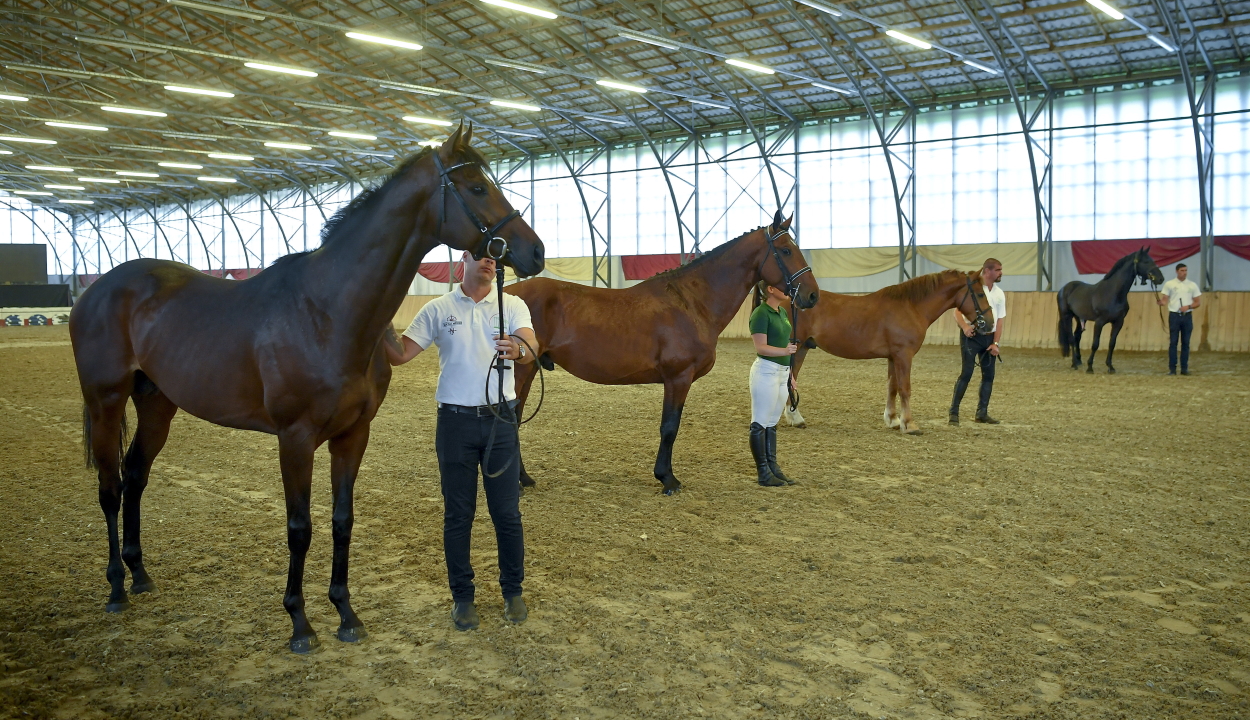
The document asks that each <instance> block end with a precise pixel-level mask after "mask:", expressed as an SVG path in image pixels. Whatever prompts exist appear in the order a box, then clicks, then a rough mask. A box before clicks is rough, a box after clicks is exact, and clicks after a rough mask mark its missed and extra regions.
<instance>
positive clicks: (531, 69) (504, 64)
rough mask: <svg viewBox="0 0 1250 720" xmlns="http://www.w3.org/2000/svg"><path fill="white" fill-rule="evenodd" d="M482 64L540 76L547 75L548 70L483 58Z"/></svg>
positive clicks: (525, 64)
mask: <svg viewBox="0 0 1250 720" xmlns="http://www.w3.org/2000/svg"><path fill="white" fill-rule="evenodd" d="M482 62H484V63H486V64H487V65H498V66H500V67H507V68H512V69H513V70H524V71H526V72H532V73H538V74H539V75H546V74H547V70H546V68H540V67H538V66H537V65H530V64H529V63H519V62H509V61H507V60H495V59H493V58H483V59H482Z"/></svg>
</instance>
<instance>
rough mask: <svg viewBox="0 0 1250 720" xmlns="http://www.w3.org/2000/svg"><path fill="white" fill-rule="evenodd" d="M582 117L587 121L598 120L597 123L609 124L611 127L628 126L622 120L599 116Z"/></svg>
mask: <svg viewBox="0 0 1250 720" xmlns="http://www.w3.org/2000/svg"><path fill="white" fill-rule="evenodd" d="M582 117H584V118H586V119H587V120H598V121H599V122H605V123H611V124H613V125H628V124H629V123H627V122H625V121H624V120H617V119H615V118H608V117H602V116H600V115H583V116H582Z"/></svg>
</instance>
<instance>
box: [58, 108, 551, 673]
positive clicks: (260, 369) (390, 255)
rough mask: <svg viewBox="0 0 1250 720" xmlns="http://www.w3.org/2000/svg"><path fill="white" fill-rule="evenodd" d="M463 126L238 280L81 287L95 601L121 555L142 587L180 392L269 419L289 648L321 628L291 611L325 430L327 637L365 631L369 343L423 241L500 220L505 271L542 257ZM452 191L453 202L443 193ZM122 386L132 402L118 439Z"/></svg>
mask: <svg viewBox="0 0 1250 720" xmlns="http://www.w3.org/2000/svg"><path fill="white" fill-rule="evenodd" d="M472 132H473V131H472V128H469V130H468V131H464V129H463V128H460V129H458V130H456V132H455V133H454V134H453V135H452V136H451V137H450V138H449V139H448V140H447V141H446V142H444V143H443V145H442V147H440V148H437V149H434V150H424V151H422V152H421V153H418V154H417V155H415V156H414V157H412V158H410V159H408V160H407V161H406V162H404V163H403V165H401V166H400V167H399V168H398V169H397V170H396V171H395V172H394V173H393V174H392V175H391V176H390V178H389V179H388V180H387V181H386V182H385V183H384V184H382V185H380V186H379V187H377V188H375V189H373V190H367V191H365V192H364V193H362V194H360V195H359V196H357V197H356V198H355V199H354V200H353V201H352V202H351V204H350V205H348V206H347V207H345V208H344V209H342V210H340V211H339V212H338V214H336V215H335V216H334V217H333V218H331V219H330V221H329V222H328V223H327V224H326V227H325V229H324V230H323V231H322V246H321V248H319V249H318V250H315V251H313V252H309V253H300V254H298V255H288V256H286V257H284V258H280V259H279V260H278V261H276V262H275V263H274V264H273V265H272V266H270V267H269V268H268V269H266V270H265V271H264V272H262V273H260V274H259V275H256V276H255V277H252V278H250V279H248V280H243V281H240V282H236V281H230V280H222V279H218V278H214V277H211V276H209V275H205V274H204V273H202V272H200V271H198V270H196V269H194V268H192V267H189V266H187V265H183V264H181V263H175V262H170V261H168V260H151V259H146V260H133V261H131V262H127V263H124V264H122V265H119V266H117V267H116V268H114V269H113V270H111V271H110V272H108V273H107V274H105V275H104V276H103V277H102V278H100V279H99V280H97V281H96V282H95V283H93V284H92V285H91V287H89V288H88V289H87V290H86V292H84V293H83V295H82V298H81V299H80V300H79V301H78V303H77V304H75V305H74V309H73V311H72V312H71V313H70V327H69V329H70V338H71V340H72V342H73V346H74V360H75V362H76V364H77V366H78V378H79V382H80V383H81V385H82V394H83V399H84V401H85V407H84V410H83V436H84V437H83V439H84V443H85V444H86V446H87V447H86V452H87V459H88V463H89V464H90V465H92V466H94V467H95V468H97V469H98V471H99V481H100V506H101V508H103V510H104V516H105V519H106V521H107V525H108V540H109V562H108V571H107V573H106V577H107V578H108V581H109V584H110V585H111V586H112V591H111V594H110V595H109V600H108V605H107V606H106V608H105V609H106V610H108V611H109V612H121V611H122V610H125V609H126V608H127V607H128V606H129V602H128V601H127V597H126V591H125V588H124V583H125V580H126V570H125V567H123V564H122V563H123V561H124V562H125V565H126V566H128V567H129V568H130V572H131V575H132V576H133V578H134V583H133V585H132V586H131V590H130V591H131V592H132V593H136V594H137V593H142V592H147V591H149V590H152V589H153V583H152V579H151V578H150V577H149V576H148V573H147V571H146V570H144V567H143V554H142V551H141V550H140V546H139V503H140V498H141V496H142V494H143V490H144V487H145V486H146V485H147V481H148V473H149V471H150V470H151V467H152V461H153V460H154V459H155V457H156V454H157V453H159V452H160V451H161V448H162V447H163V446H164V444H165V440H166V438H167V437H168V435H169V425H170V421H171V420H172V419H173V417H174V414H175V413H176V412H177V411H178V409H179V408H181V409H183V410H185V411H187V412H188V413H190V414H192V415H194V416H196V417H198V418H201V419H204V420H207V421H209V422H211V423H215V424H217V425H224V426H226V427H231V428H239V429H243V430H258V431H260V432H266V433H270V434H273V435H277V436H278V454H279V460H280V463H281V466H282V486H283V490H284V491H285V493H286V511H287V545H288V547H289V548H290V553H291V563H290V567H289V571H288V575H287V585H286V594H285V597H284V598H283V601H282V604H283V605H284V606H285V607H286V610H287V612H288V613H290V615H291V621H292V623H293V625H294V632H293V633H292V635H291V641H290V647H291V649H292V650H293V651H295V652H309V651H311V650H312V649H314V648H315V647H316V646H317V644H318V641H317V634H316V633H315V632H314V631H313V629H312V626H311V625H309V623H308V619H307V618H306V616H305V614H304V592H303V578H304V557H305V555H306V554H307V552H308V546H309V543H310V540H311V536H312V528H311V523H310V521H309V501H310V496H311V488H312V471H313V452H314V451H315V450H316V449H317V448H318V447H319V446H321V444H322V443H325V442H329V443H330V455H331V468H330V473H331V489H332V493H333V498H334V510H333V538H334V560H333V569H332V572H331V578H330V601H331V602H332V603H333V604H334V606H335V607H336V608H337V609H338V612H339V617H340V619H341V621H342V622H341V624H340V626H339V629H338V638H339V639H340V640H343V641H345V642H354V641H356V640H359V639H360V638H362V637H364V635H365V631H364V627H363V625H362V623H361V622H360V620H359V619H358V618H357V617H356V614H355V613H354V612H353V611H352V608H351V603H350V602H349V596H348V590H347V559H348V546H349V544H350V542H351V532H352V523H353V511H352V498H353V487H354V485H355V481H356V474H357V471H358V470H359V469H360V462H361V457H362V456H363V455H364V452H365V446H366V445H367V444H368V442H369V424H370V422H371V421H372V420H373V417H374V415H375V414H376V413H377V410H378V406H380V405H381V404H382V400H383V398H385V396H386V390H387V386H388V385H389V384H390V379H391V366H390V364H389V363H388V362H387V361H386V354H385V352H384V349H383V348H382V346H381V344H382V343H383V342H384V336H385V335H386V333H387V332H388V330H389V329H390V327H391V320H392V318H393V317H394V315H395V312H396V310H398V308H399V305H400V302H401V301H402V300H403V298H404V295H405V294H406V293H407V291H408V287H409V285H410V284H411V283H412V279H413V277H414V276H415V275H416V273H417V269H418V266H419V264H420V262H421V258H423V257H425V254H426V253H427V252H429V251H430V250H431V249H433V248H434V247H436V246H437V245H439V244H441V243H446V244H448V245H451V246H452V247H456V248H462V249H470V250H475V251H476V252H486V251H489V252H490V253H491V254H492V256H498V255H499V254H500V251H501V248H500V245H501V244H502V243H501V240H500V239H498V238H496V233H498V232H500V231H502V232H503V235H505V236H506V237H505V238H503V240H506V243H507V246H506V247H507V251H506V252H507V255H506V260H507V261H508V262H509V263H510V264H511V265H512V266H513V267H514V268H515V269H516V271H517V274H519V275H532V274H534V273H537V272H539V271H540V270H542V268H543V247H542V241H541V240H539V239H538V237H537V236H536V235H535V234H534V231H533V230H531V229H530V227H529V226H528V225H527V224H526V223H525V222H524V221H523V220H522V219H520V218H519V217H517V216H516V214H515V211H513V209H512V207H511V205H509V204H508V202H507V200H505V199H504V197H503V195H502V193H500V191H499V189H498V188H497V187H496V186H495V185H494V183H493V182H491V181H490V179H489V178H488V176H487V174H486V173H487V169H486V168H487V165H486V162H485V160H484V159H483V158H482V156H481V155H479V154H478V153H477V151H475V150H473V149H472V148H471V147H470V145H469V143H470V141H471V137H472ZM462 188H463V189H464V190H465V192H464V194H462V193H461V189H462ZM449 195H450V196H451V197H452V199H453V200H457V201H458V202H453V203H448V202H447V201H448V197H447V196H449ZM457 205H459V207H457ZM481 218H485V219H486V221H487V222H490V223H494V226H493V227H489V226H488V225H486V224H484V223H483V221H482V220H481ZM504 223H507V226H506V227H502V225H503V224H504ZM492 238H495V239H493V240H492ZM487 245H493V247H490V248H487ZM244 317H246V318H249V320H248V321H246V322H244V321H241V320H240V318H244ZM128 398H129V399H131V400H133V401H134V404H135V410H136V411H137V413H138V427H137V429H136V430H135V435H134V441H133V442H132V443H131V444H130V448H129V450H127V449H126V446H125V443H126V439H125V435H126V430H125V417H126V416H125V413H126V400H127V399H128ZM119 509H120V510H121V513H122V520H123V532H124V537H123V541H122V542H121V543H120V544H119V542H118V522H117V515H118V511H119Z"/></svg>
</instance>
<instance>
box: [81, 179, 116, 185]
mask: <svg viewBox="0 0 1250 720" xmlns="http://www.w3.org/2000/svg"><path fill="white" fill-rule="evenodd" d="M78 182H94V183H108V184H109V185H116V184H118V183H120V182H121V180H114V179H113V178H93V177H80V178H78Z"/></svg>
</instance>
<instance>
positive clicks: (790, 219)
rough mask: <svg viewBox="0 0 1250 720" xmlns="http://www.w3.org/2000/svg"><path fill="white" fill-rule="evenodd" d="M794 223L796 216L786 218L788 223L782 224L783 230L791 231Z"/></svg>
mask: <svg viewBox="0 0 1250 720" xmlns="http://www.w3.org/2000/svg"><path fill="white" fill-rule="evenodd" d="M793 222H794V216H793V215H791V216H790V217H788V218H786V221H785V222H783V223H781V229H782V230H789V229H790V224H791V223H793Z"/></svg>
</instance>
